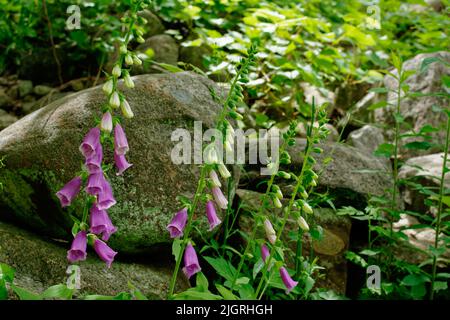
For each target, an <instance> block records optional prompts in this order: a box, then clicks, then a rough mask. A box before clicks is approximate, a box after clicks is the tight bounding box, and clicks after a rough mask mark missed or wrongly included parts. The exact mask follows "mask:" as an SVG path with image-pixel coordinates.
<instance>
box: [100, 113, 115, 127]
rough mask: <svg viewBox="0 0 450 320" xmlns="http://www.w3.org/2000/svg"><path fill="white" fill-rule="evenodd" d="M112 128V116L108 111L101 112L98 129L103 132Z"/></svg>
mask: <svg viewBox="0 0 450 320" xmlns="http://www.w3.org/2000/svg"><path fill="white" fill-rule="evenodd" d="M112 128H113V123H112V116H111V113H110V112H109V111H106V112H105V113H104V114H103V117H102V121H101V122H100V129H102V130H103V131H105V132H111V131H112Z"/></svg>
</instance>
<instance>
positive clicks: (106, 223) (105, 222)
mask: <svg viewBox="0 0 450 320" xmlns="http://www.w3.org/2000/svg"><path fill="white" fill-rule="evenodd" d="M89 224H90V226H91V228H90V231H91V232H92V233H94V234H97V235H100V234H101V235H102V239H103V240H104V241H108V240H109V237H110V236H111V235H112V234H113V233H114V232H116V231H117V228H116V227H115V226H114V225H113V224H112V222H111V219H110V218H109V216H108V213H107V212H106V210H99V209H98V208H97V205H96V204H94V205H93V206H92V208H91V214H90V216H89Z"/></svg>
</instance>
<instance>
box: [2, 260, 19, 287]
mask: <svg viewBox="0 0 450 320" xmlns="http://www.w3.org/2000/svg"><path fill="white" fill-rule="evenodd" d="M14 273H15V270H14V269H13V268H11V267H10V266H8V265H6V264H4V263H0V280H5V281H6V282H10V283H12V282H13V280H14Z"/></svg>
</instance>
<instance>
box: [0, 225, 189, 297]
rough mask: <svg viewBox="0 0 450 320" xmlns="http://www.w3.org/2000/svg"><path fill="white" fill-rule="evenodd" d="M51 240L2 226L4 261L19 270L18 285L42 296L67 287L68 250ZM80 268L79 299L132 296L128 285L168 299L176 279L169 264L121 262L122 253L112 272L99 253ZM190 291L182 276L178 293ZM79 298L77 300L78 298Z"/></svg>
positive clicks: (0, 249) (1, 257) (0, 251)
mask: <svg viewBox="0 0 450 320" xmlns="http://www.w3.org/2000/svg"><path fill="white" fill-rule="evenodd" d="M68 247H69V244H68V243H66V244H65V245H64V246H62V245H61V243H57V242H54V241H51V240H47V241H46V240H44V239H42V238H40V237H38V236H36V235H35V234H33V233H30V232H28V231H25V230H23V229H20V228H18V227H15V226H12V225H10V224H6V223H3V222H0V261H1V262H2V263H6V264H7V265H9V266H11V267H13V268H14V269H15V270H16V274H15V281H14V283H15V284H16V285H17V286H19V287H23V288H25V289H28V290H31V291H32V292H34V293H37V294H40V293H42V292H43V291H44V290H45V289H47V288H48V287H50V286H53V285H57V284H62V283H64V284H65V283H66V281H67V276H68V275H67V274H66V270H67V268H68V266H69V263H68V262H67V258H66V256H67V248H68ZM77 265H78V266H79V267H80V275H81V277H80V280H81V284H80V290H78V291H77V293H76V297H82V296H84V295H87V294H100V295H116V294H118V293H119V292H129V288H128V281H130V282H131V283H132V284H133V285H134V286H135V287H136V288H138V289H139V290H140V291H141V292H142V293H143V294H145V295H146V296H148V297H149V298H150V299H165V298H166V297H167V292H168V288H169V282H170V278H171V276H172V271H173V269H172V266H170V265H169V264H165V263H159V265H157V266H156V265H153V266H151V265H145V264H142V263H130V262H121V261H120V253H119V254H118V255H117V256H116V261H114V263H113V264H112V266H111V268H110V269H107V268H106V266H105V263H104V262H103V261H101V260H100V259H99V258H98V257H97V255H96V253H95V251H93V250H89V251H88V258H87V259H86V261H82V262H79V263H78V264H77ZM188 287H189V284H188V281H187V280H186V278H185V277H183V276H180V277H179V279H178V283H177V290H185V289H187V288H188ZM76 297H75V298H76Z"/></svg>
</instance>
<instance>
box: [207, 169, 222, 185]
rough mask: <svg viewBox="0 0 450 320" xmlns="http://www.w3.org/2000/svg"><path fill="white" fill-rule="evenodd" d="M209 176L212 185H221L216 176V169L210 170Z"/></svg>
mask: <svg viewBox="0 0 450 320" xmlns="http://www.w3.org/2000/svg"><path fill="white" fill-rule="evenodd" d="M209 178H210V179H211V184H212V185H213V187H219V188H220V187H221V186H222V183H220V180H219V177H218V176H217V173H216V171H214V170H211V171H210V172H209Z"/></svg>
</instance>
